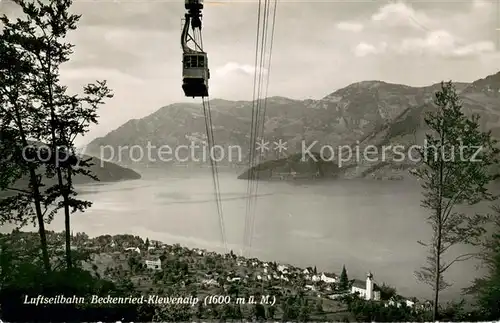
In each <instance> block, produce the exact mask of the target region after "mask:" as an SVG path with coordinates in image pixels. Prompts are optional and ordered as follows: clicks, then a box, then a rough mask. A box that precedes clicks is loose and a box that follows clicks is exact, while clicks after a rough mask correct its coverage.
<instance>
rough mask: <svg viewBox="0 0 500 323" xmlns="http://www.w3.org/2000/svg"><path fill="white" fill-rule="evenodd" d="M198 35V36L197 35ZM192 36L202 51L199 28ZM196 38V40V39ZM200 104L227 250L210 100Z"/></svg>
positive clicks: (225, 248) (220, 224)
mask: <svg viewBox="0 0 500 323" xmlns="http://www.w3.org/2000/svg"><path fill="white" fill-rule="evenodd" d="M197 36H198V37H197ZM193 37H194V38H195V39H194V40H195V42H196V43H198V42H199V48H200V49H201V51H203V37H202V35H201V30H198V35H197V33H196V30H193ZM196 38H198V40H197V39H196ZM202 106H203V115H204V119H205V128H206V132H207V143H208V150H209V158H210V166H211V171H212V182H213V185H214V195H215V203H216V207H217V214H218V217H219V229H220V234H221V238H222V243H223V245H224V250H225V252H227V251H228V250H227V238H226V230H225V225H224V214H223V210H222V200H221V197H220V183H219V174H218V169H217V162H216V160H215V159H214V157H213V156H212V154H213V151H214V149H213V147H214V145H215V139H214V132H213V125H212V113H211V109H210V100H209V98H208V97H207V98H204V97H202Z"/></svg>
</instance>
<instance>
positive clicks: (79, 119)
mask: <svg viewBox="0 0 500 323" xmlns="http://www.w3.org/2000/svg"><path fill="white" fill-rule="evenodd" d="M15 3H16V4H17V5H19V7H20V8H21V9H22V10H23V13H24V17H23V18H22V19H21V20H18V22H17V25H16V28H15V33H14V34H15V36H16V37H17V39H18V43H19V44H20V45H21V46H22V48H23V54H25V55H26V56H28V57H30V62H31V64H32V69H31V70H30V75H29V76H30V80H29V83H28V84H29V86H30V89H31V92H32V97H31V99H32V100H33V102H36V103H35V104H37V105H38V110H39V111H41V112H39V114H41V115H42V116H43V117H44V119H43V120H42V121H43V122H42V123H41V124H40V125H39V129H37V130H38V134H39V136H38V137H39V138H40V139H42V140H44V141H45V142H46V143H47V146H48V147H50V150H49V152H48V154H49V157H50V158H48V159H47V162H46V164H45V166H46V175H47V177H52V176H54V175H55V177H56V179H57V183H56V184H55V185H53V186H52V187H49V188H48V189H47V199H46V201H45V204H46V205H53V204H55V207H54V208H53V209H52V210H51V213H50V214H49V215H48V217H49V218H52V217H53V216H54V215H55V212H57V210H59V209H63V210H64V215H65V233H66V235H65V240H66V264H67V267H68V268H71V267H72V261H71V228H70V215H71V214H72V213H75V212H77V211H82V212H83V211H84V210H85V209H86V208H88V207H90V206H91V205H92V204H91V202H89V201H85V200H80V199H77V198H76V196H77V193H76V191H75V190H74V187H73V177H74V175H76V174H81V175H84V176H90V177H92V178H94V179H96V178H95V176H93V175H92V174H91V173H90V171H89V170H88V167H90V166H91V164H90V163H89V159H88V160H83V159H82V160H78V158H77V157H76V154H75V146H74V140H75V138H76V137H77V136H80V135H84V134H85V133H86V132H87V131H88V127H89V125H90V124H93V123H97V117H98V116H97V113H96V111H97V109H98V107H99V106H100V105H102V104H103V103H104V100H105V99H106V98H111V97H112V94H111V91H110V90H109V89H108V88H107V86H106V82H105V81H101V82H99V81H97V82H96V84H89V85H87V86H86V87H84V91H83V92H84V95H83V96H77V95H69V94H67V88H66V87H65V86H63V85H62V84H60V81H59V74H60V72H59V70H60V65H61V64H63V63H65V62H67V61H69V59H70V55H71V54H72V49H73V47H74V46H73V45H72V44H69V43H66V42H65V37H66V36H67V34H68V32H69V31H72V30H75V29H76V28H77V26H76V23H77V22H78V20H79V19H80V16H79V15H74V14H70V9H71V5H72V0H54V1H50V2H42V1H37V2H32V1H26V0H16V1H15ZM35 104H33V105H35ZM60 197H62V201H60V202H57V203H56V201H57V200H58V198H60Z"/></svg>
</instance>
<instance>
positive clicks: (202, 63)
mask: <svg viewBox="0 0 500 323" xmlns="http://www.w3.org/2000/svg"><path fill="white" fill-rule="evenodd" d="M198 67H205V57H203V56H198Z"/></svg>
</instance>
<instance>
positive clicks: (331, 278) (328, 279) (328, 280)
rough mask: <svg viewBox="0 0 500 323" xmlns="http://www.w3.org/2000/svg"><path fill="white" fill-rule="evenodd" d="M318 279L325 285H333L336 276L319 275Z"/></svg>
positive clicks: (328, 274)
mask: <svg viewBox="0 0 500 323" xmlns="http://www.w3.org/2000/svg"><path fill="white" fill-rule="evenodd" d="M320 279H321V280H322V281H324V282H325V283H329V284H333V283H336V282H337V276H336V275H335V274H330V273H321V277H320Z"/></svg>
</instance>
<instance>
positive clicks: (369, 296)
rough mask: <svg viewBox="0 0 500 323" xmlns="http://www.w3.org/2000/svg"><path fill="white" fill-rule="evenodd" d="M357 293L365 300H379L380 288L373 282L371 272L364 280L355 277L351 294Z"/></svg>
mask: <svg viewBox="0 0 500 323" xmlns="http://www.w3.org/2000/svg"><path fill="white" fill-rule="evenodd" d="M355 293H358V294H359V296H360V297H362V298H364V299H366V300H375V301H379V300H380V290H379V288H378V286H377V285H376V284H375V283H374V282H373V274H372V273H368V275H367V276H366V281H362V280H359V279H355V280H354V282H353V284H352V287H351V294H355Z"/></svg>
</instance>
